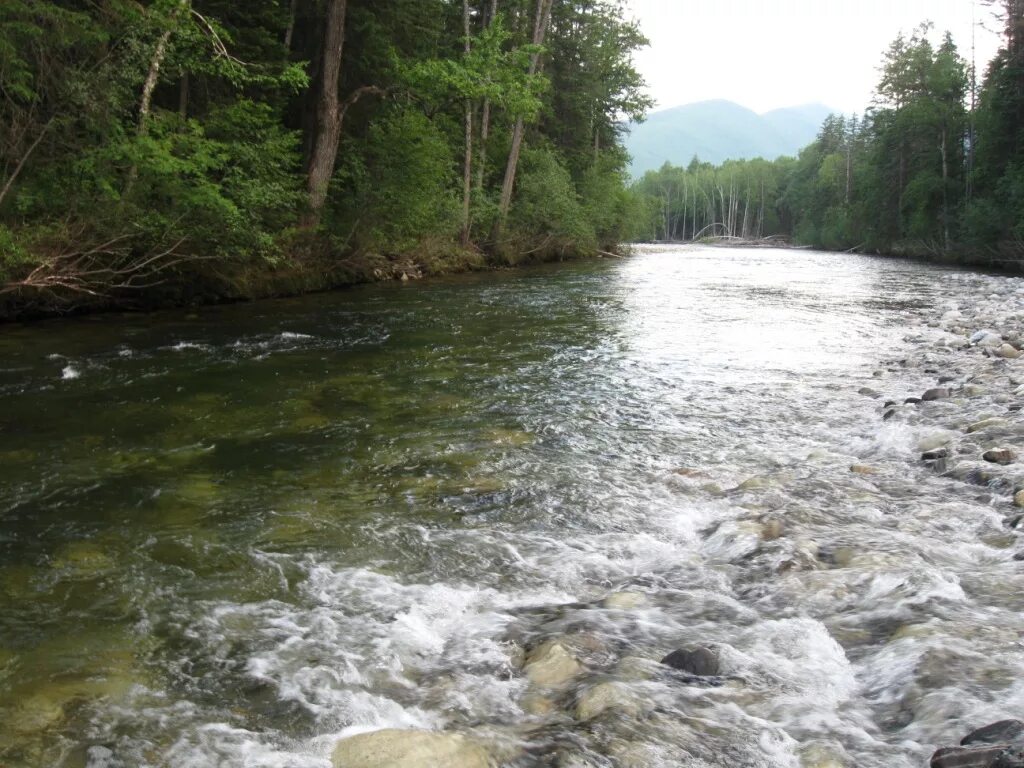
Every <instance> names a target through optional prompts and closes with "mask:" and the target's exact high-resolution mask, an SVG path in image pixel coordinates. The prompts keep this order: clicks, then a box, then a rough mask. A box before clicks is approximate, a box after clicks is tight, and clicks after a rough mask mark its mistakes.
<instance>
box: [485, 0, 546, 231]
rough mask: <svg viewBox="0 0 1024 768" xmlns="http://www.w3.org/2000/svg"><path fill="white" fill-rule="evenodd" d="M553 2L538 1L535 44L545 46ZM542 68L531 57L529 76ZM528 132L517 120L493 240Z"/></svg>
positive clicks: (502, 225) (500, 225) (504, 214)
mask: <svg viewBox="0 0 1024 768" xmlns="http://www.w3.org/2000/svg"><path fill="white" fill-rule="evenodd" d="M552 2H553V0H537V15H536V17H535V19H534V25H533V44H534V45H537V46H540V45H544V36H545V33H546V32H547V27H548V21H549V20H550V18H551V5H552ZM539 66H540V53H534V54H532V55H531V56H530V68H529V74H530V76H531V77H533V76H534V75H536V74H537V69H538V67H539ZM525 131H526V123H525V121H524V120H523V118H522V117H520V118H518V119H517V120H516V124H515V127H514V128H513V129H512V148H511V150H509V153H508V164H507V165H506V166H505V181H504V183H503V184H502V186H501V200H500V202H499V203H498V218H497V219H496V220H495V222H494V233H493V239H494V240H495V241H498V240H500V239H501V233H502V231H503V230H504V229H505V222H506V220H507V219H508V212H509V208H511V206H512V190H513V189H514V188H515V183H516V171H517V169H518V167H519V156H520V154H521V153H522V150H523V135H524V133H525Z"/></svg>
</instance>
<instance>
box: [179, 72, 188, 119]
mask: <svg viewBox="0 0 1024 768" xmlns="http://www.w3.org/2000/svg"><path fill="white" fill-rule="evenodd" d="M188 91H189V76H188V72H186V71H182V73H181V82H180V83H179V84H178V114H179V115H181V119H182V120H187V119H188V95H189V94H188Z"/></svg>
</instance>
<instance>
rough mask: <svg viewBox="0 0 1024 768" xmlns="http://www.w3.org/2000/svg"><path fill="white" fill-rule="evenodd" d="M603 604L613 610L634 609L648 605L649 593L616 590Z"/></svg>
mask: <svg viewBox="0 0 1024 768" xmlns="http://www.w3.org/2000/svg"><path fill="white" fill-rule="evenodd" d="M602 604H603V605H604V607H605V608H609V609H611V610H616V611H632V610H634V609H636V608H642V607H643V606H645V605H647V595H645V594H643V593H642V592H614V593H612V594H610V595H608V597H606V598H605V599H604V602H603V603H602Z"/></svg>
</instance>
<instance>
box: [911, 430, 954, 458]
mask: <svg viewBox="0 0 1024 768" xmlns="http://www.w3.org/2000/svg"><path fill="white" fill-rule="evenodd" d="M949 443H950V437H949V435H948V434H946V433H945V432H937V433H935V434H932V435H928V436H927V437H922V438H921V439H920V440H918V441H917V450H919V451H920V452H921V453H928V452H929V451H937V450H939V449H941V448H945V447H946V446H948V445H949Z"/></svg>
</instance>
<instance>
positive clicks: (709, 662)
mask: <svg viewBox="0 0 1024 768" xmlns="http://www.w3.org/2000/svg"><path fill="white" fill-rule="evenodd" d="M661 663H662V664H664V665H665V666H668V667H672V669H677V670H679V671H680V672H686V673H687V674H691V675H696V676H697V677H714V676H715V675H717V674H719V663H718V654H717V653H715V652H714V651H712V650H711V649H710V648H684V649H680V650H678V651H672V653H670V654H669V655H668V656H666V657H665V658H663V659H662V660H661Z"/></svg>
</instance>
